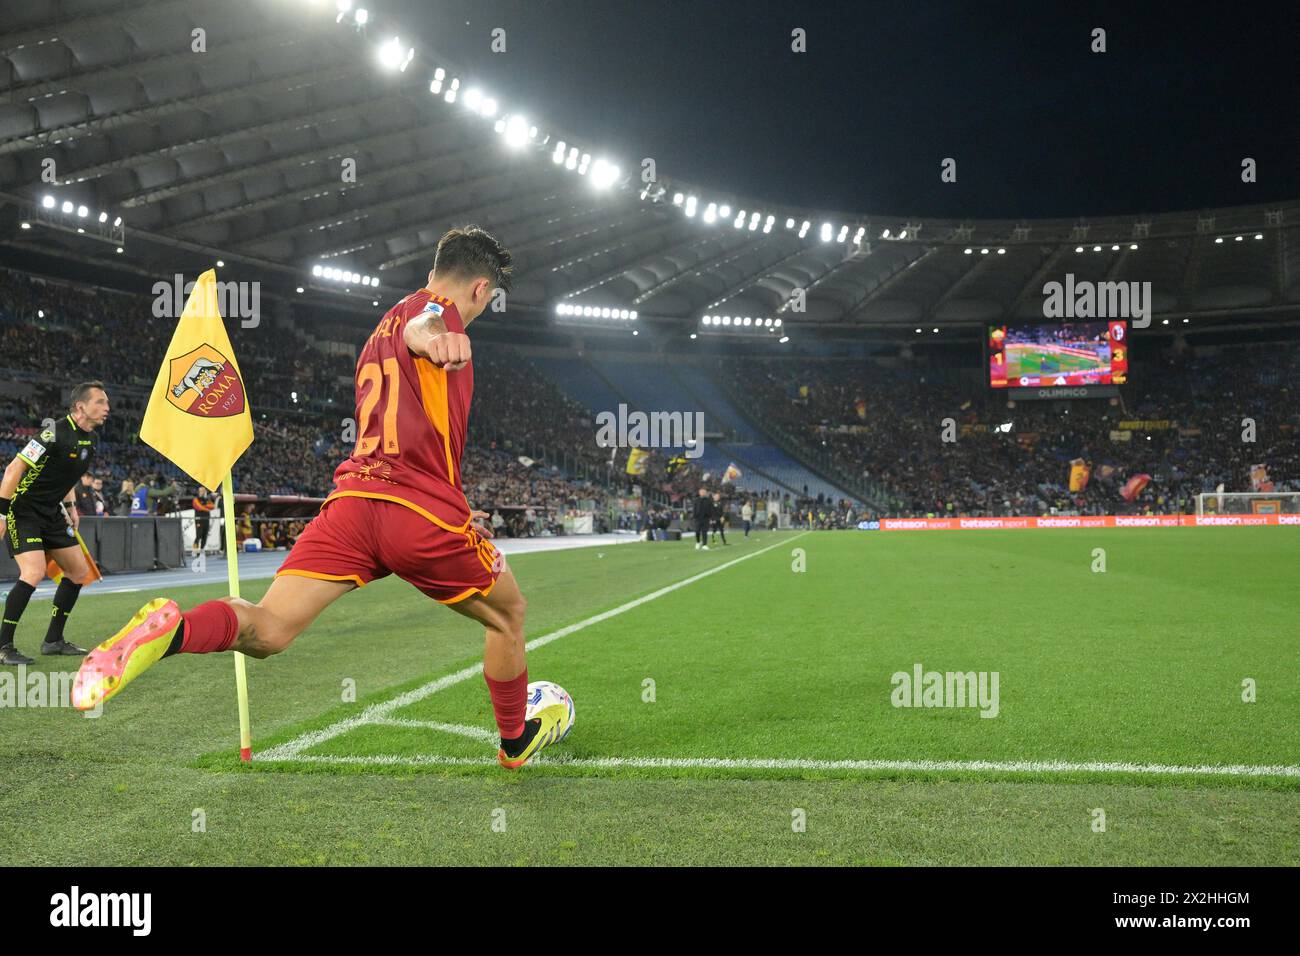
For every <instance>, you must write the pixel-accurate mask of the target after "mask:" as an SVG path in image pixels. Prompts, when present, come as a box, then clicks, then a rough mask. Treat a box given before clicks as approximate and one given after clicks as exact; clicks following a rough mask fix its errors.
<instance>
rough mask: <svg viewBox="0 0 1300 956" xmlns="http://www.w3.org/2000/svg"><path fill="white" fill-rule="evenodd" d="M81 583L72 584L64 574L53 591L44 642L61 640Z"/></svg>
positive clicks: (51, 642) (54, 642)
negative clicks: (52, 601) (52, 607)
mask: <svg viewBox="0 0 1300 956" xmlns="http://www.w3.org/2000/svg"><path fill="white" fill-rule="evenodd" d="M80 593H81V585H80V584H74V583H73V582H72V581H71V580H70V579H69V578H68V576H67V575H66V574H65V575H64V576H63V580H62V581H60V582H59V587H58V590H56V591H55V592H54V610H53V611H52V612H51V613H50V626H49V628H48V629H47V630H46V632H45V643H46V644H58V643H59V642H60V641H62V640H63V625H65V624H67V623H68V615H69V614H71V613H72V606H73V605H74V604H76V603H77V595H78V594H80Z"/></svg>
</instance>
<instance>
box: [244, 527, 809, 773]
mask: <svg viewBox="0 0 1300 956" xmlns="http://www.w3.org/2000/svg"><path fill="white" fill-rule="evenodd" d="M806 534H808V532H807V531H801V532H800V533H799V534H796V535H795V536H794V537H792V538H784V539H782V540H780V541H777V542H775V543H773V544H769V545H768V546H767V547H766V548H760V549H759V550H757V551H754V552H751V553H750V554H744V555H741V556H740V557H738V558H735V559H733V560H731V561H728V562H726V563H725V564H719V565H718V566H717V567H714V568H709V569H708V570H707V571H701V572H700V573H699V574H693V575H691V576H690V577H689V578H683V579H682V580H681V581H677V582H675V583H673V584H669V585H665V586H664V587H661V588H660V589H659V590H657V591H651V592H650V593H649V594H645V595H642V596H641V597H639V598H635V599H634V600H631V601H628V602H627V603H625V604H620V605H619V606H618V607H616V608H611V609H610V610H608V611H602V612H601V613H600V614H595V615H593V616H591V617H589V618H586V619H585V620H582V621H578V622H577V623H576V624H570V625H568V626H567V627H562V628H560V629H559V630H558V631H552V632H551V633H550V634H544V635H542V636H541V637H535V638H533V639H532V640H531V641H529V642H528V643H527V644H525V645H524V650H525V651H532V650H536V649H537V648H539V647H545V646H546V645H547V644H549V643H551V641H558V640H559V639H560V638H562V637H568V636H569V635H570V634H574V633H576V632H578V631H581V630H583V629H584V628H588V627H591V626H592V625H593V624H599V623H600V622H602V621H607V620H609V619H610V618H611V617H617V616H618V615H620V614H624V613H626V612H628V611H631V610H632V609H633V608H638V607H640V606H641V605H642V604H646V603H648V602H650V601H654V600H656V599H658V598H661V597H663V596H664V595H665V594H671V593H672V592H673V591H676V590H677V589H678V588H684V587H686V585H688V584H694V583H695V582H696V581H702V580H703V579H704V578H707V577H709V576H710V575H712V574H717V573H718V572H719V571H725V570H727V568H730V567H734V566H735V565H737V564H740V563H741V562H742V561H748V560H749V559H750V558H756V557H758V556H759V555H760V554H766V553H767V552H768V551H771V550H772V549H773V548H781V547H784V546H786V545H787V544H789V543H790V542H791V541H797V540H798V539H800V538H802V537H803V536H804V535H806ZM482 672H483V662H482V661H479V662H478V663H477V664H472V665H470V666H469V667H465V668H462V669H461V670H458V671H456V672H455V673H452V674H448V675H446V676H445V677H439V678H438V679H437V680H434V681H430V682H429V683H427V684H422V685H421V686H419V687H416V688H415V689H414V690H408V691H407V692H406V693H404V694H398V695H397V696H396V697H393V698H390V699H389V700H385V701H381V702H379V703H377V704H371V705H370V706H369V707H367V708H366V709H365V710H363V711H362V712H361V713H359V714H357V715H356V716H355V717H348V718H346V719H345V720H340V721H339V722H338V723H334V724H330V725H329V726H328V727H325V728H322V729H321V730H313V731H310V732H309V733H305V734H303V735H302V736H300V737H295V738H294V739H293V740H290V741H287V742H285V743H282V744H279V745H278V746H275V747H272V748H270V749H269V750H266V751H264V752H263V753H260V754H257V753H255V754H254V755H253V759H254V760H293V759H297V758H299V755H300V754H301V753H302V752H303V751H304V750H308V749H310V748H311V747H315V746H317V745H318V744H322V743H324V742H325V741H327V740H333V739H334V738H335V737H338V736H339V735H341V734H346V733H347V732H348V731H350V730H355V729H356V728H358V727H364V726H365V725H367V724H373V723H376V722H377V721H379V720H380V719H382V718H385V717H388V716H389V715H390V714H392V713H393V711H395V710H401V709H402V708H403V707H406V706H407V705H408V704H414V703H415V702H416V701H420V700H424V698H426V697H428V696H430V695H432V694H436V693H438V691H441V690H446V689H447V688H448V687H452V686H455V685H456V684H459V683H461V682H462V681H467V680H469V679H470V678H471V677H474V676H475V675H477V674H481V673H482Z"/></svg>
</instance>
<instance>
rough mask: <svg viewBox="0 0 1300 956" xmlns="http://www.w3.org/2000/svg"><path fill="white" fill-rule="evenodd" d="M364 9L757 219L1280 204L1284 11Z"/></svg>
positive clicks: (1297, 132) (1298, 21)
mask: <svg viewBox="0 0 1300 956" xmlns="http://www.w3.org/2000/svg"><path fill="white" fill-rule="evenodd" d="M360 2H364V0H360ZM373 4H374V10H375V14H376V16H377V17H380V18H382V17H384V15H385V14H387V15H388V16H389V17H391V18H392V19H393V20H395V21H396V22H398V23H400V24H403V25H405V26H406V28H407V29H408V30H412V31H415V32H418V33H420V34H421V35H422V37H423V38H424V39H425V40H426V41H427V42H428V43H429V44H430V45H431V46H432V48H433V49H436V50H439V51H442V52H443V53H444V55H446V56H448V57H451V58H453V59H454V61H455V62H457V63H461V64H464V65H465V67H466V69H467V71H468V72H469V77H468V79H470V80H471V81H473V82H474V83H475V84H477V85H479V86H481V87H482V88H483V89H484V90H485V91H487V92H488V93H489V94H491V95H494V96H496V97H497V98H498V99H499V100H500V101H501V102H502V104H503V105H504V106H506V107H507V108H513V109H515V110H519V111H522V112H525V113H526V114H527V115H529V117H530V118H534V117H535V118H537V119H538V120H539V121H540V122H539V125H542V126H543V127H544V128H545V126H546V124H547V122H548V121H549V122H550V123H554V124H556V125H559V126H560V127H561V128H563V129H565V130H568V131H570V132H571V133H572V134H574V135H582V137H583V139H582V140H580V142H581V143H582V144H583V145H584V146H587V145H589V146H592V147H596V149H593V150H592V151H593V152H597V150H598V149H599V148H601V147H604V148H605V149H607V150H609V152H610V153H611V155H612V156H614V157H616V158H620V159H622V160H623V162H624V164H625V168H627V166H629V165H630V164H632V163H634V162H636V161H637V160H639V159H640V158H641V157H643V156H653V157H654V158H655V159H656V161H657V162H658V164H659V166H658V168H659V171H660V174H661V175H664V176H669V177H673V176H676V177H679V178H682V179H686V180H689V181H692V182H696V183H699V184H701V185H702V186H708V185H710V184H716V186H717V187H718V188H725V189H732V190H734V191H736V192H738V193H741V194H742V195H752V196H754V197H757V198H760V199H766V200H768V201H771V202H784V203H792V204H796V205H805V206H809V207H812V208H823V209H834V210H844V211H850V212H885V213H898V214H912V215H929V216H974V217H1003V216H1005V217H1017V216H1029V217H1034V216H1074V215H1080V214H1091V215H1102V214H1107V213H1130V212H1160V211H1169V210H1179V209H1194V208H1205V207H1212V206H1227V205H1239V204H1246V203H1255V202H1267V201H1273V200H1281V199H1295V198H1297V197H1300V120H1297V114H1298V113H1300V110H1297V91H1298V88H1300V81H1298V80H1297V77H1300V62H1298V61H1297V57H1296V41H1297V37H1298V36H1300V4H1296V3H1286V4H1283V3H1278V4H1276V5H1270V4H1268V3H1264V4H1260V5H1255V4H1251V5H1248V6H1244V7H1243V6H1241V5H1237V4H1227V3H1225V4H1215V5H1214V6H1213V7H1212V8H1211V7H1210V6H1209V5H1205V6H1204V8H1203V9H1199V8H1198V7H1197V5H1195V4H1192V5H1187V6H1183V5H1179V4H1161V5H1159V6H1160V7H1161V8H1162V9H1156V6H1157V5H1155V4H1142V3H1138V4H1128V5H1122V4H1115V5H1106V4H1089V3H1073V2H1070V3H1063V2H1051V3H1043V4H1035V5H1030V4H1015V5H1000V4H989V3H982V2H974V0H969V2H964V3H952V4H946V3H945V4H938V3H925V2H915V3H899V4H867V3H851V2H845V3H840V2H818V3H808V2H805V3H790V2H787V3H776V2H768V0H757V2H746V3H740V2H734V0H693V2H684V0H640V2H627V0H598V2H578V0H562V2H555V0H552V2H545V0H532V2H519V0H513V2H501V0H437V2H432V0H373ZM1133 6H1139V7H1151V9H1149V10H1148V9H1140V10H1137V11H1134V10H1132V9H1127V7H1133ZM379 26H382V24H377V27H379ZM498 26H500V27H504V28H505V30H506V31H507V43H508V50H507V52H506V53H504V54H494V53H492V52H491V51H490V49H489V41H490V36H489V34H490V31H491V30H492V28H494V27H498ZM796 26H799V27H803V28H805V29H806V30H807V31H808V52H807V53H806V54H795V53H792V52H791V51H790V30H791V29H792V28H793V27H796ZM1097 26H1100V27H1103V28H1105V29H1106V30H1107V44H1108V51H1109V52H1107V53H1105V54H1099V55H1098V54H1093V53H1091V52H1089V43H1090V32H1091V30H1092V28H1093V27H1097ZM382 35H384V34H380V33H372V36H373V37H376V38H379V37H381V36H382ZM945 156H952V157H955V158H956V159H957V162H958V182H957V183H956V184H949V185H945V184H942V183H941V182H940V181H939V162H940V160H941V158H943V157H945ZM1244 156H1251V157H1254V158H1255V159H1256V160H1257V161H1258V164H1259V182H1258V183H1256V184H1254V185H1246V184H1243V183H1242V182H1241V181H1240V162H1241V159H1242V157H1244Z"/></svg>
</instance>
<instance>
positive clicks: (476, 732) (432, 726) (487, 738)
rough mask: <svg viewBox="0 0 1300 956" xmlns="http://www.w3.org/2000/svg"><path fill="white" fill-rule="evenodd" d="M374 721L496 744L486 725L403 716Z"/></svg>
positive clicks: (387, 725) (380, 724) (386, 725)
mask: <svg viewBox="0 0 1300 956" xmlns="http://www.w3.org/2000/svg"><path fill="white" fill-rule="evenodd" d="M374 723H375V724H376V725H378V726H380V727H409V728H413V729H415V730H440V731H442V732H443V733H445V734H458V735H459V736H461V737H472V738H473V739H475V740H482V741H484V742H486V743H489V744H491V745H492V746H493V747H495V746H496V745H497V741H498V735H497V733H496V732H495V731H492V730H488V729H487V728H486V727H471V726H470V725H469V724H444V723H442V722H440V721H437V720H407V719H406V718H405V717H380V718H379V719H378V720H376V721H374Z"/></svg>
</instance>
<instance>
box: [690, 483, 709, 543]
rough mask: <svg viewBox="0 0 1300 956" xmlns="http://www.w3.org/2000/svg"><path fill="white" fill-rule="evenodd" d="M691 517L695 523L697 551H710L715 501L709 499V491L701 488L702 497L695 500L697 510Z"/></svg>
mask: <svg viewBox="0 0 1300 956" xmlns="http://www.w3.org/2000/svg"><path fill="white" fill-rule="evenodd" d="M691 517H692V518H693V519H694V521H695V550H696V551H708V550H709V523H710V522H711V521H712V520H713V501H712V500H711V499H710V498H709V489H708V488H704V487H701V488H700V495H699V497H698V498H696V499H695V510H694V512H693V513H692V515H691Z"/></svg>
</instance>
